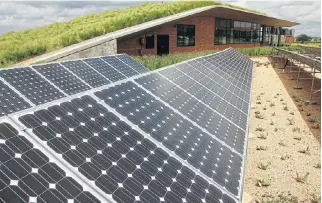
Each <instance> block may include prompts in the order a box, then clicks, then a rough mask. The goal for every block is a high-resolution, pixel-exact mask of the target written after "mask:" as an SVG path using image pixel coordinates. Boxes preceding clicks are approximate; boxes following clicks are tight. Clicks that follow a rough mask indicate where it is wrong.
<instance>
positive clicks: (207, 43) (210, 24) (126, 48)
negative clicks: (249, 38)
mask: <svg viewBox="0 0 322 203" xmlns="http://www.w3.org/2000/svg"><path fill="white" fill-rule="evenodd" d="M176 24H187V25H195V26H196V30H195V46H183V47H178V46H177V28H176V26H175V25H168V26H165V27H162V28H160V29H156V30H154V31H152V32H147V33H146V35H148V36H150V35H154V48H153V49H145V47H144V46H141V45H140V44H139V39H140V38H141V37H144V35H141V36H136V37H133V38H131V39H127V40H118V42H117V52H118V53H127V54H129V55H140V50H141V49H142V55H156V54H157V35H169V53H170V54H173V53H178V52H194V51H208V50H222V49H225V48H228V47H233V48H251V47H260V43H252V44H224V45H217V44H216V45H215V44H214V42H215V18H214V17H210V16H209V17H208V16H202V17H191V18H187V19H185V20H183V21H180V22H178V23H176Z"/></svg>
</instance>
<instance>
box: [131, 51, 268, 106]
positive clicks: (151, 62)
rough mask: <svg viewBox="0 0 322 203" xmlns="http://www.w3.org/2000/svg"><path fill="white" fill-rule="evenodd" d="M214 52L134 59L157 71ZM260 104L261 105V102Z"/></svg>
mask: <svg viewBox="0 0 322 203" xmlns="http://www.w3.org/2000/svg"><path fill="white" fill-rule="evenodd" d="M237 50H238V51H240V52H241V53H243V54H245V55H248V56H266V55H270V54H271V53H272V48H271V47H259V48H244V49H237ZM214 52H215V51H205V52H191V53H175V54H169V55H164V56H155V55H151V56H148V55H147V56H143V57H137V56H132V57H133V58H134V59H135V60H137V61H138V62H140V63H142V64H143V65H145V66H146V67H148V68H149V69H150V70H155V69H158V68H162V67H165V66H169V65H172V64H175V63H179V62H182V61H186V60H189V59H192V58H196V57H199V56H204V55H208V54H211V53H214ZM258 103H259V104H260V102H258Z"/></svg>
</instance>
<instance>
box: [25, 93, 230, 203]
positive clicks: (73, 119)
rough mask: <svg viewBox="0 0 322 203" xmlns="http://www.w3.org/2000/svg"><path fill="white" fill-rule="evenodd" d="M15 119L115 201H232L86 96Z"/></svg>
mask: <svg viewBox="0 0 322 203" xmlns="http://www.w3.org/2000/svg"><path fill="white" fill-rule="evenodd" d="M126 90H127V89H124V91H126ZM143 105H144V104H143ZM19 120H20V121H21V122H22V123H23V124H24V125H25V126H26V127H27V128H30V129H32V132H33V133H34V134H35V135H36V136H38V137H39V138H40V139H41V140H43V141H46V143H47V145H48V146H49V147H50V148H52V149H53V150H54V151H55V152H56V153H57V154H61V155H62V157H63V159H65V160H66V161H67V162H68V163H69V164H70V166H73V167H76V168H77V169H78V171H79V172H80V173H81V174H83V175H84V176H85V177H86V178H87V179H88V180H90V181H94V182H95V186H96V187H98V188H100V189H101V190H102V191H104V192H105V193H106V194H111V195H112V198H113V199H114V200H115V201H116V202H145V203H151V202H178V203H179V202H191V203H196V202H207V203H210V202H220V200H221V201H223V202H228V203H230V202H231V203H233V202H235V200H234V199H232V198H231V197H230V196H228V195H227V194H226V193H223V192H222V191H221V190H220V189H218V188H217V187H216V186H214V185H213V184H209V182H208V181H206V180H205V179H204V178H202V177H201V176H199V175H197V174H196V173H195V172H193V171H192V170H191V169H189V168H187V167H186V166H184V165H182V163H181V162H180V161H178V160H177V159H175V158H174V157H172V156H171V155H170V154H168V153H167V152H166V151H164V150H162V149H161V148H159V147H157V145H156V144H154V143H153V142H151V141H150V140H149V139H146V138H145V137H144V136H143V135H142V134H140V133H139V132H138V131H136V130H135V129H133V128H132V127H131V126H130V125H128V124H127V123H125V122H124V121H122V120H120V118H118V117H117V116H116V115H114V114H113V113H111V112H109V111H108V110H107V109H106V108H104V107H103V106H102V105H100V104H98V103H97V102H96V101H95V100H94V99H93V98H91V97H90V96H83V97H81V98H76V99H73V100H71V101H69V102H64V103H61V104H59V105H55V106H51V107H49V108H48V109H41V110H39V111H36V112H35V113H34V114H27V115H23V116H21V117H20V118H19ZM209 150H211V149H209Z"/></svg>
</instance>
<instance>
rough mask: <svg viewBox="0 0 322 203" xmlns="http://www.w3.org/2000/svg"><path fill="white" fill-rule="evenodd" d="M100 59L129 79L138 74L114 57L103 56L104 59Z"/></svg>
mask: <svg viewBox="0 0 322 203" xmlns="http://www.w3.org/2000/svg"><path fill="white" fill-rule="evenodd" d="M102 59H103V60H104V61H105V62H106V63H108V64H109V65H111V66H112V67H113V68H114V69H116V70H118V71H120V72H121V73H122V74H123V75H125V76H126V77H131V76H133V75H137V74H139V72H138V71H136V70H134V69H133V68H131V67H130V66H128V65H126V64H125V63H123V62H122V61H121V60H119V59H118V58H116V57H115V56H104V57H102Z"/></svg>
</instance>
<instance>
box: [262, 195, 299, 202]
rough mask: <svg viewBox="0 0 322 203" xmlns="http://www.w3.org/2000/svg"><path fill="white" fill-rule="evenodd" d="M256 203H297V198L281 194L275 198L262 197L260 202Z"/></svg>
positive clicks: (269, 196)
mask: <svg viewBox="0 0 322 203" xmlns="http://www.w3.org/2000/svg"><path fill="white" fill-rule="evenodd" d="M256 202H258V203H299V200H298V197H296V196H291V195H288V194H284V193H281V194H279V195H278V196H277V197H274V196H273V195H271V194H269V195H263V197H262V199H261V200H260V201H256Z"/></svg>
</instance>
